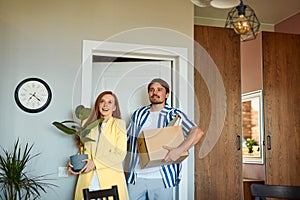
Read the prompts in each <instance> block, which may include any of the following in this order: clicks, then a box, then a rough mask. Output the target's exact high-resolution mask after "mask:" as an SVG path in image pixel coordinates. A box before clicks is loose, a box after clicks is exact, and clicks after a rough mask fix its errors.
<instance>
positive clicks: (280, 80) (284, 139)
mask: <svg viewBox="0 0 300 200" xmlns="http://www.w3.org/2000/svg"><path fill="white" fill-rule="evenodd" d="M262 45H263V92H264V119H265V141H266V183H267V184H275V185H300V172H299V169H298V168H299V165H300V106H299V103H300V35H292V34H283V33H268V32H263V33H262Z"/></svg>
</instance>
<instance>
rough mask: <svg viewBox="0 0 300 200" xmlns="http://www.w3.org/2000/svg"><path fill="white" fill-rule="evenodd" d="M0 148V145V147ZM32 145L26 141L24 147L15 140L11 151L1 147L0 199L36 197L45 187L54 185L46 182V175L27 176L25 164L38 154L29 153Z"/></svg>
mask: <svg viewBox="0 0 300 200" xmlns="http://www.w3.org/2000/svg"><path fill="white" fill-rule="evenodd" d="M1 148H2V147H1ZM32 148H33V145H30V146H29V144H28V143H26V146H25V148H24V149H22V148H21V146H20V144H19V139H18V140H17V141H16V143H15V146H14V149H13V152H9V151H7V150H5V149H3V148H2V150H3V152H4V155H0V188H1V193H0V199H9V200H15V199H37V198H40V196H41V193H40V191H43V192H44V193H46V188H47V187H48V188H51V187H53V186H54V187H56V185H54V184H52V183H49V182H47V180H51V179H47V178H45V177H46V176H47V175H41V176H35V177H28V174H27V170H26V166H27V164H28V162H29V161H30V160H31V159H33V158H35V157H36V156H38V155H40V154H39V153H38V154H34V155H31V151H32Z"/></svg>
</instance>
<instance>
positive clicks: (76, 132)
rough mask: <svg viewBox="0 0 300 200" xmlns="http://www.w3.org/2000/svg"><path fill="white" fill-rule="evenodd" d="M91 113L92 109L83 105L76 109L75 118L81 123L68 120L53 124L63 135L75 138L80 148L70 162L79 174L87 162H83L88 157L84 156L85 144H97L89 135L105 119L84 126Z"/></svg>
mask: <svg viewBox="0 0 300 200" xmlns="http://www.w3.org/2000/svg"><path fill="white" fill-rule="evenodd" d="M90 113H91V109H90V108H85V107H84V106H83V105H79V106H77V107H76V109H75V116H76V118H77V119H78V120H80V122H78V121H75V120H66V121H62V122H57V121H55V122H53V123H52V124H53V125H54V126H55V127H56V128H58V129H59V130H61V131H62V132H63V133H66V134H68V135H72V136H74V137H75V141H76V145H77V146H78V148H79V151H78V153H77V154H75V155H73V156H70V162H71V164H72V165H73V169H72V170H73V171H75V172H79V171H80V170H81V169H82V168H83V167H84V166H85V164H86V163H85V162H82V160H84V159H87V158H88V155H87V154H84V150H85V148H84V143H85V142H91V141H92V142H95V140H92V139H91V138H89V137H88V134H89V133H90V132H91V129H92V128H94V127H96V126H98V125H99V124H100V123H101V122H102V121H103V120H104V119H103V118H100V119H97V120H95V121H93V122H91V123H89V124H84V121H85V120H86V119H87V118H88V117H89V115H90Z"/></svg>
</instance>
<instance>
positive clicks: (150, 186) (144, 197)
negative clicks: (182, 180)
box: [128, 177, 173, 200]
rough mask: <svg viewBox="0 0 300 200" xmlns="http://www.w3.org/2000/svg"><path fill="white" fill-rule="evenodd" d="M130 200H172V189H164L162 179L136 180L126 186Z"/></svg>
mask: <svg viewBox="0 0 300 200" xmlns="http://www.w3.org/2000/svg"><path fill="white" fill-rule="evenodd" d="M128 193H129V199H130V200H173V187H171V188H165V185H164V183H163V180H162V179H149V178H147V179H145V178H138V177H137V179H136V183H135V184H134V185H133V184H128Z"/></svg>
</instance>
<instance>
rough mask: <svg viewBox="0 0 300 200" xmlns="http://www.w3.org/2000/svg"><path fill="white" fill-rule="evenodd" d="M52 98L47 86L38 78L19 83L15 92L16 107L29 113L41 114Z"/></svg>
mask: <svg viewBox="0 0 300 200" xmlns="http://www.w3.org/2000/svg"><path fill="white" fill-rule="evenodd" d="M51 98H52V94H51V90H50V87H49V86H48V84H47V83H46V82H45V81H43V80H41V79H39V78H28V79H25V80H23V81H22V82H20V83H19V84H18V86H17V88H16V90H15V100H16V103H17V105H18V106H19V107H20V108H21V109H22V110H24V111H26V112H30V113H37V112H41V111H42V110H44V109H46V108H47V107H48V105H49V104H50V101H51Z"/></svg>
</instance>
